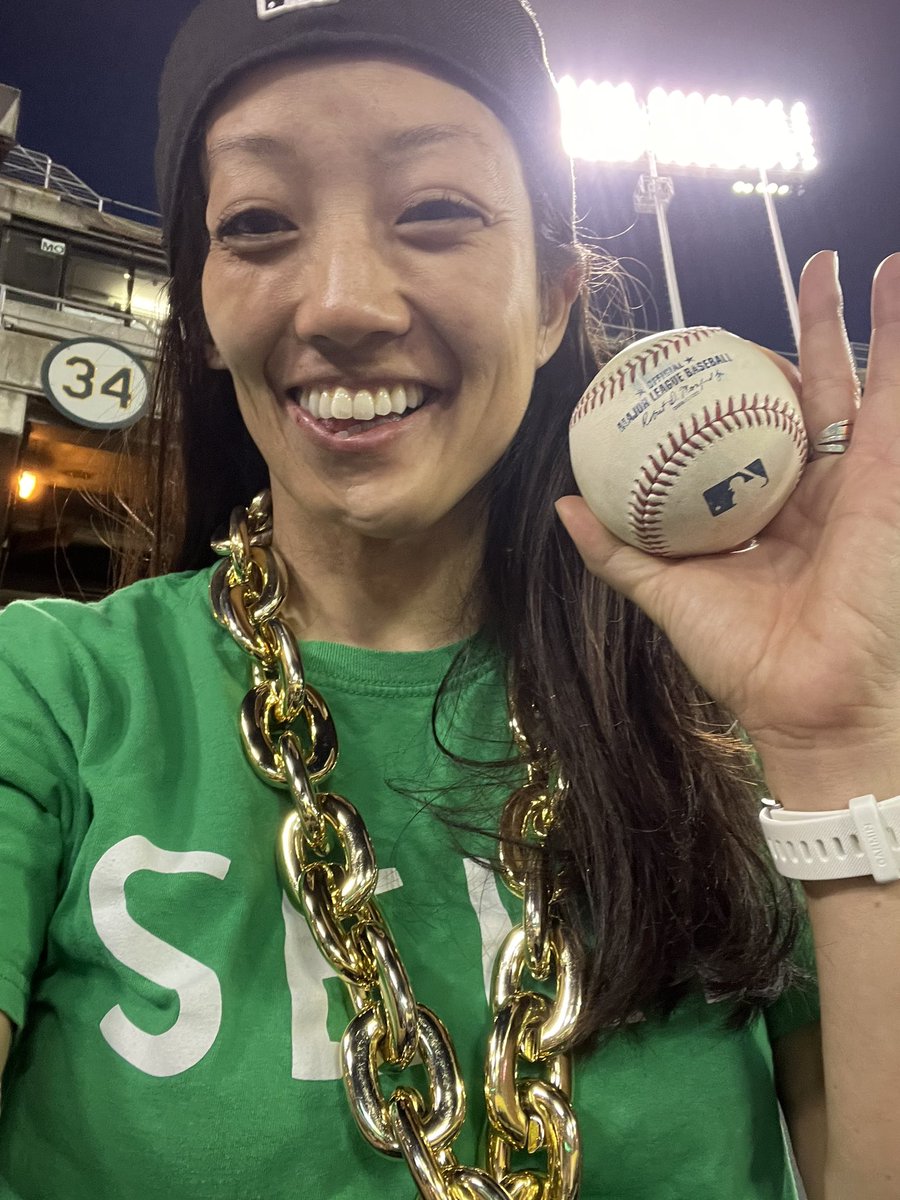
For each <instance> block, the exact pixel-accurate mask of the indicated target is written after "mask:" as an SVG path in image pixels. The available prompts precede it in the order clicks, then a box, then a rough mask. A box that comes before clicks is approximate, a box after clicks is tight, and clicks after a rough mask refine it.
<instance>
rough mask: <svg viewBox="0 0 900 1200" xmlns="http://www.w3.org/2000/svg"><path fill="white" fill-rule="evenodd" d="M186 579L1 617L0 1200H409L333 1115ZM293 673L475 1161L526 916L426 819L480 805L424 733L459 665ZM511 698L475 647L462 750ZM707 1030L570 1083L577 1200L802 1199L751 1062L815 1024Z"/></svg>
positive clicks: (615, 1045) (283, 914)
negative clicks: (492, 976)
mask: <svg viewBox="0 0 900 1200" xmlns="http://www.w3.org/2000/svg"><path fill="white" fill-rule="evenodd" d="M207 582H208V572H205V571H204V572H200V573H198V574H188V575H177V576H168V577H166V578H163V579H158V580H153V581H150V582H147V583H142V584H138V585H136V586H134V587H132V588H128V589H125V590H124V591H121V592H118V593H116V594H115V595H113V596H111V597H110V598H108V599H106V600H104V601H102V602H101V603H99V604H92V605H79V604H75V603H72V602H68V601H45V602H41V603H36V604H14V605H12V606H11V607H10V608H9V609H8V610H6V612H4V613H3V614H2V615H0V729H2V735H0V1010H2V1011H5V1012H6V1013H8V1014H9V1016H10V1017H11V1019H12V1021H13V1022H14V1024H16V1025H17V1026H19V1027H20V1033H19V1035H18V1037H17V1039H16V1041H15V1044H14V1047H13V1052H12V1055H11V1058H10V1063H9V1067H8V1069H7V1072H6V1075H5V1078H4V1083H3V1109H2V1115H0V1180H2V1182H0V1196H2V1197H13V1196H15V1197H19V1198H21V1200H38V1198H40V1200H43V1198H45V1197H47V1198H50V1197H52V1198H53V1200H57V1198H60V1197H66V1198H67V1200H81V1198H84V1200H127V1198H130V1197H138V1196H139V1197H141V1198H142V1200H171V1198H172V1197H173V1196H190V1197H192V1200H230V1198H234V1200H254V1198H259V1200H263V1198H265V1200H288V1198H290V1200H297V1197H306V1196H313V1197H317V1198H318V1197H320V1198H322V1200H326V1198H327V1200H351V1198H352V1200H364V1198H365V1200H368V1198H369V1197H372V1196H379V1197H383V1198H387V1200H392V1198H394V1197H396V1198H397V1200H409V1197H410V1196H411V1194H412V1185H411V1182H410V1179H409V1176H408V1174H407V1172H406V1169H405V1167H404V1166H403V1164H402V1163H400V1162H398V1161H396V1160H391V1159H387V1158H383V1157H381V1156H379V1155H378V1154H376V1152H375V1151H373V1150H371V1149H370V1148H369V1147H368V1146H367V1145H366V1144H365V1143H364V1142H363V1139H362V1137H361V1136H360V1134H359V1132H358V1130H357V1129H356V1126H355V1125H354V1123H353V1122H352V1120H351V1118H350V1115H349V1111H348V1108H347V1102H346V1099H345V1096H344V1091H343V1086H342V1083H341V1081H340V1068H339V1063H338V1043H339V1039H340V1034H341V1032H342V1030H343V1028H344V1026H345V1024H346V1022H347V1019H348V1010H347V1007H346V1004H345V1000H344V994H343V987H342V985H341V984H340V983H339V981H338V980H337V979H336V978H335V977H334V976H333V975H332V974H331V973H330V971H329V969H328V968H327V967H326V966H325V964H324V962H323V960H322V959H321V957H320V955H319V953H318V951H317V950H316V949H315V948H314V947H313V945H312V942H311V938H310V935H309V933H308V931H307V929H306V927H305V925H304V923H303V920H302V918H301V917H299V916H298V915H297V914H296V913H295V912H294V910H293V909H291V908H290V906H289V905H288V904H287V903H286V901H285V900H284V898H283V895H282V890H281V887H280V885H279V883H278V881H277V879H276V874H275V868H274V855H273V846H274V841H275V837H276V833H277V830H278V826H279V823H280V820H281V818H282V816H283V814H284V812H285V811H286V806H287V800H286V797H285V794H284V793H281V792H277V791H275V790H273V789H272V788H270V787H269V786H268V785H267V784H265V783H264V782H262V781H261V780H260V779H259V778H258V777H257V776H256V775H255V774H254V773H253V771H252V769H251V768H250V766H249V765H248V763H247V761H246V759H245V757H244V754H243V751H242V748H241V745H240V740H239V736H238V731H237V712H238V707H239V704H240V701H241V699H242V697H243V695H244V692H245V690H246V688H247V685H248V668H249V663H248V661H247V659H246V658H245V657H244V655H243V654H242V653H241V651H240V650H239V649H238V648H237V647H236V646H235V645H234V643H233V642H232V640H231V638H230V637H229V636H228V635H227V634H226V633H225V632H224V631H223V630H221V629H220V628H219V627H218V626H216V625H215V623H214V622H213V620H212V618H211V617H210V615H209V610H208V603H207V598H206V589H207ZM304 654H305V661H306V667H307V673H308V676H309V678H310V680H311V681H312V682H314V683H315V684H316V685H317V686H318V687H319V688H320V690H321V691H322V692H323V693H324V695H325V697H326V699H327V700H328V702H329V703H330V705H331V708H332V711H333V713H334V716H335V721H336V724H337V728H338V731H339V735H340V738H341V758H340V761H339V764H338V767H337V769H336V770H335V772H334V774H333V775H332V777H331V781H330V786H331V787H332V790H335V791H338V792H341V793H343V794H345V795H346V796H348V797H349V798H350V799H351V800H352V801H353V802H354V803H355V804H356V805H357V806H358V807H359V808H360V810H361V811H362V814H363V817H364V819H365V821H366V823H367V825H368V827H369V830H370V831H371V833H372V836H373V841H374V844H375V849H376V852H377V856H378V860H379V863H380V865H381V882H380V892H381V896H380V902H381V904H382V906H383V909H384V912H385V914H386V916H387V919H388V921H389V922H390V923H391V926H392V928H393V932H394V935H395V938H396V940H397V942H398V944H399V946H400V949H401V953H402V955H403V957H404V960H405V962H406V965H407V967H408V970H409V973H410V975H411V978H412V981H413V986H414V989H415V991H416V994H417V997H418V999H419V1002H420V1003H423V1004H426V1005H428V1006H429V1007H431V1008H433V1009H434V1010H435V1011H437V1012H438V1014H439V1015H440V1016H441V1017H442V1018H443V1020H444V1021H445V1023H446V1024H447V1025H448V1026H449V1029H450V1031H451V1034H452V1036H453V1038H454V1040H455V1043H456V1047H457V1051H458V1054H459V1058H460V1063H461V1066H462V1069H463V1071H464V1074H465V1077H466V1080H467V1086H468V1094H469V1109H470V1115H469V1119H468V1122H467V1130H466V1133H465V1134H464V1135H463V1137H462V1138H461V1139H460V1141H459V1143H458V1149H459V1152H460V1155H461V1156H462V1157H464V1158H466V1159H469V1160H471V1156H472V1155H473V1154H474V1153H475V1152H476V1141H477V1140H479V1139H480V1133H479V1130H480V1128H481V1125H482V1122H483V1103H482V1101H481V1100H480V1087H481V1063H482V1056H483V1052H484V1045H485V1037H486V1034H487V1031H488V1028H489V1024H490V1018H489V1010H488V1004H487V998H486V983H485V977H486V974H487V973H488V971H489V969H490V963H491V961H492V959H493V953H494V950H495V948H496V946H497V944H498V942H499V940H500V938H501V937H502V936H503V935H504V933H505V932H506V930H507V929H508V928H509V926H510V919H511V917H512V918H515V917H516V914H517V908H516V902H515V901H514V900H513V899H512V898H511V897H510V896H508V895H507V894H506V892H505V889H503V888H502V886H498V885H497V883H496V882H495V880H494V878H493V877H492V876H491V875H490V874H488V873H486V872H485V870H484V869H483V868H482V867H480V866H479V865H477V864H476V863H475V862H474V861H470V860H468V859H466V858H465V857H464V856H463V855H462V854H460V853H459V852H458V851H457V850H456V849H455V848H454V844H453V839H452V837H451V835H450V834H449V833H448V831H447V829H446V828H445V826H444V825H443V824H442V823H441V822H440V821H439V819H438V818H437V816H436V815H435V812H434V811H433V809H434V807H435V806H439V805H458V804H459V803H460V802H461V800H466V799H469V800H470V799H471V798H472V797H471V792H470V793H468V794H467V793H466V792H465V791H464V790H461V789H460V787H459V783H460V774H459V770H458V769H456V768H454V767H453V766H451V764H450V763H449V762H448V760H447V759H446V758H445V757H443V756H442V755H441V753H440V752H439V751H438V749H437V748H436V746H435V743H434V741H433V738H432V732H431V723H430V716H431V706H432V700H433V697H434V694H435V691H436V688H437V685H438V683H439V681H440V680H441V678H442V677H443V676H444V674H445V672H446V669H447V667H448V665H449V663H450V661H451V659H452V657H453V654H454V648H448V649H444V650H437V651H433V652H427V653H414V654H388V653H379V652H374V651H366V650H359V649H350V648H347V647H341V646H332V645H324V644H310V645H307V646H305V647H304ZM502 675H503V672H502V669H501V667H500V664H499V663H498V662H497V661H496V657H495V656H494V655H492V654H491V652H490V651H489V649H488V648H487V647H485V646H484V645H482V644H481V643H480V642H479V641H478V639H476V640H475V641H474V642H473V643H472V644H471V646H470V653H469V661H468V664H467V665H466V667H465V669H464V670H463V672H462V674H461V676H460V677H459V679H458V681H457V688H456V690H455V691H454V692H453V693H452V694H451V695H450V697H449V702H448V703H447V704H446V705H445V706H444V709H445V711H446V712H447V713H448V714H451V715H452V729H453V730H455V731H456V733H454V734H452V735H451V736H452V737H453V739H454V741H453V745H454V748H455V749H457V750H458V751H461V752H462V753H465V754H470V755H473V756H476V757H484V758H486V759H490V758H492V757H495V756H496V755H497V753H498V750H499V751H500V752H503V751H505V750H506V748H507V747H508V734H507V730H506V726H505V713H504V708H505V705H504V688H503V678H502ZM449 719H450V718H449V717H448V721H449ZM463 733H464V734H465V737H464V738H463ZM500 795H502V792H501V793H498V797H497V800H498V802H499V799H500ZM723 1015H724V1014H723V1011H722V1006H721V1005H718V1006H716V1005H708V1004H706V1003H705V1002H704V1001H703V999H702V998H701V997H699V996H698V997H696V998H695V999H693V1000H691V1001H689V1002H686V1003H685V1004H684V1005H683V1006H682V1007H681V1009H680V1010H679V1011H678V1012H677V1013H676V1015H675V1016H674V1018H673V1019H672V1020H671V1021H670V1022H669V1023H668V1024H666V1025H656V1024H651V1023H646V1024H645V1025H644V1026H643V1027H642V1035H641V1036H640V1037H639V1038H638V1039H633V1038H629V1037H626V1036H622V1037H620V1038H617V1039H615V1040H614V1041H613V1042H612V1043H611V1044H609V1045H608V1046H606V1047H605V1048H604V1049H603V1050H601V1051H600V1052H598V1053H597V1054H595V1055H594V1056H593V1057H592V1058H591V1059H589V1060H588V1061H587V1062H585V1063H583V1064H582V1065H581V1066H580V1068H579V1070H578V1072H577V1075H576V1109H577V1111H578V1114H579V1118H580V1122H581V1129H582V1135H583V1140H584V1147H585V1173H584V1186H583V1189H582V1196H583V1197H584V1198H585V1200H594V1198H596V1200H600V1198H601V1197H602V1198H603V1200H626V1198H627V1200H686V1198H688V1197H690V1200H721V1198H722V1197H727V1198H728V1200H788V1198H793V1197H794V1195H795V1192H794V1187H793V1183H792V1182H791V1177H790V1171H789V1167H788V1163H787V1159H786V1154H785V1149H784V1145H783V1141H782V1136H781V1132H780V1126H779V1117H778V1109H777V1103H776V1097H775V1092H774V1087H773V1078H772V1055H771V1045H770V1039H772V1038H775V1037H777V1036H780V1035H782V1034H784V1033H786V1032H788V1031H789V1030H790V1029H792V1028H795V1027H797V1026H799V1025H801V1024H804V1023H806V1022H809V1021H813V1020H815V1019H816V1003H815V999H814V998H810V999H809V1000H804V999H800V1000H798V998H797V997H796V996H794V997H787V998H785V1000H783V1001H781V1002H779V1004H778V1005H776V1006H774V1007H773V1008H772V1009H771V1010H770V1011H769V1014H768V1016H767V1018H766V1019H765V1020H760V1021H758V1022H756V1023H755V1024H754V1025H753V1026H752V1027H751V1028H750V1029H748V1030H747V1031H746V1032H742V1033H733V1032H729V1031H727V1030H726V1029H724V1027H723Z"/></svg>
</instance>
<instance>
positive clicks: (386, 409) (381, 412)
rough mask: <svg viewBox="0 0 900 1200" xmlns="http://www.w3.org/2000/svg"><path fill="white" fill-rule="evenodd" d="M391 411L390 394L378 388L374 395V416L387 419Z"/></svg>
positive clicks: (384, 389) (385, 389)
mask: <svg viewBox="0 0 900 1200" xmlns="http://www.w3.org/2000/svg"><path fill="white" fill-rule="evenodd" d="M393 411H394V410H393V408H392V407H391V393H390V392H389V391H388V390H387V388H379V389H378V391H377V392H376V393H375V415H376V416H378V417H389V416H390V415H391V413H392V412H393Z"/></svg>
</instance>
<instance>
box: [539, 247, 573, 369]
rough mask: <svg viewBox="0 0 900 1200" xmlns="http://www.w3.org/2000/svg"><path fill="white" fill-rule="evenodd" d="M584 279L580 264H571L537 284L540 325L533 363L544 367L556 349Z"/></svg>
mask: <svg viewBox="0 0 900 1200" xmlns="http://www.w3.org/2000/svg"><path fill="white" fill-rule="evenodd" d="M584 282H585V268H584V266H583V264H582V263H580V262H576V263H572V265H571V266H569V267H568V268H567V269H566V270H565V271H563V272H562V273H561V274H560V275H559V276H558V277H557V278H555V279H550V278H545V279H544V280H543V281H542V284H541V309H542V312H541V325H540V329H539V330H538V344H537V358H536V365H537V366H538V367H542V366H544V364H545V363H547V362H549V361H550V359H551V358H552V357H553V355H554V354H555V353H556V352H557V350H558V349H559V347H560V344H561V342H562V340H563V335H564V334H565V332H566V326H567V325H568V323H569V314H570V313H571V311H572V305H573V304H574V303H575V301H576V300H577V299H578V296H579V294H580V293H581V289H582V288H583V286H584Z"/></svg>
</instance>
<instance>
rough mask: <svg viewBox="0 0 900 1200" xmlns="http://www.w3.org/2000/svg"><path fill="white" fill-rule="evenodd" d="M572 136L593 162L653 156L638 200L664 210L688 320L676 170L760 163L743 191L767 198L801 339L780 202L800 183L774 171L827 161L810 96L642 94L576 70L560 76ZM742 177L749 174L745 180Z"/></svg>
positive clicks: (677, 310) (676, 306)
mask: <svg viewBox="0 0 900 1200" xmlns="http://www.w3.org/2000/svg"><path fill="white" fill-rule="evenodd" d="M559 96H560V105H561V108H562V131H563V144H564V145H565V148H566V150H567V151H568V153H569V155H570V156H571V157H572V158H575V159H581V160H584V161H587V162H593V163H600V162H604V163H610V164H616V163H618V164H625V165H627V164H637V163H646V164H647V166H648V174H646V175H642V176H641V181H640V183H639V185H638V190H637V193H636V196H635V203H636V206H637V208H638V211H639V212H655V213H656V217H657V222H658V225H659V233H660V243H661V246H662V252H663V264H664V267H665V271H666V282H667V286H668V291H669V303H670V307H671V309H672V318H673V321H674V323H675V324H676V325H683V324H684V316H683V313H682V311H681V301H680V297H679V291H678V280H677V276H676V273H675V262H674V256H673V254H672V250H671V242H670V239H669V232H668V219H667V209H668V206H669V204H670V202H671V200H672V197H673V195H674V186H673V184H672V181H671V179H668V178H667V176H666V175H661V174H660V168H665V169H666V171H667V172H696V171H698V170H701V171H710V170H711V171H721V172H725V173H728V174H743V173H745V172H747V171H754V172H756V173H757V174H758V177H759V185H758V187H754V186H753V185H750V187H749V189H747V188H745V187H743V186H741V187H739V186H738V184H737V183H736V184H735V185H734V191H735V192H736V193H737V194H738V195H751V194H758V195H760V196H761V197H762V199H763V201H764V203H765V206H766V213H767V216H768V220H769V226H770V229H771V233H772V241H773V243H774V246H775V257H776V259H777V261H778V268H779V272H780V274H781V281H782V286H783V288H784V294H785V300H786V302H787V307H788V313H789V315H790V319H791V326H792V329H793V331H794V337H795V340H796V341H797V342H798V343H799V336H800V332H799V329H800V319H799V312H798V305H797V294H796V291H795V289H794V283H793V279H792V278H791V274H790V268H789V265H788V261H787V254H786V251H785V248H784V239H783V238H782V235H781V227H780V225H779V223H778V215H777V212H776V210H775V205H774V202H773V197H774V196H784V195H788V194H789V193H790V190H791V189H790V186H789V185H788V184H785V183H781V184H778V183H775V182H772V181H770V180H769V172H770V171H778V172H780V173H783V174H788V175H790V176H792V177H793V176H801V175H805V174H808V173H809V172H811V171H814V170H815V169H816V167H817V166H818V159H817V157H816V147H815V142H814V139H813V134H812V127H811V125H810V120H809V112H808V110H807V108H806V105H805V104H801V103H797V104H793V105H791V106H790V108H788V107H787V106H786V105H785V103H784V101H782V100H768V101H766V100H761V99H751V98H749V97H747V96H741V97H739V98H738V99H736V100H733V99H732V98H731V97H729V96H722V95H718V94H713V95H711V96H701V95H700V93H699V92H690V93H685V92H682V91H673V92H667V91H664V90H663V89H662V88H654V89H653V90H652V91H651V92H650V94H649V95H648V96H647V99H646V100H645V101H644V100H641V99H640V98H639V97H638V96H637V94H636V92H635V90H634V88H633V87H632V86H631V85H630V84H626V83H623V84H612V83H595V82H594V81H593V80H586V81H585V82H583V83H577V82H576V81H575V80H574V79H573V78H572V76H570V75H567V76H565V77H564V78H563V79H561V80H560V81H559ZM739 182H740V181H739Z"/></svg>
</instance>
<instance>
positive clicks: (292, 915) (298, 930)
mask: <svg viewBox="0 0 900 1200" xmlns="http://www.w3.org/2000/svg"><path fill="white" fill-rule="evenodd" d="M402 886H403V881H402V880H401V878H400V875H399V872H398V871H396V870H395V869H394V868H393V867H385V868H384V869H383V870H381V871H379V873H378V886H377V888H376V889H375V890H376V893H377V894H378V895H383V894H384V893H385V892H392V891H393V890H394V888H398V887H402ZM281 912H282V916H283V917H284V966H285V970H286V971H287V981H288V987H289V988H290V990H291V1060H292V1061H291V1077H292V1078H293V1079H306V1080H313V1079H319V1080H321V1079H340V1078H341V1076H342V1075H343V1068H342V1066H341V1043H340V1042H339V1041H338V1042H333V1041H332V1040H331V1038H330V1037H329V1036H328V993H327V992H326V990H325V980H326V979H330V978H334V977H335V973H334V971H333V970H332V968H331V967H330V966H329V965H328V963H327V962H326V961H325V959H324V957H323V956H322V952H321V950H320V949H319V947H318V946H317V945H316V943H315V941H314V940H313V935H312V934H311V933H310V932H309V926H308V925H307V923H306V920H305V918H304V917H303V916H301V914H300V913H298V912H297V910H296V908H294V906H293V905H292V904H291V902H290V901H289V900H288V898H287V896H284V897H283V899H282V902H281Z"/></svg>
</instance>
